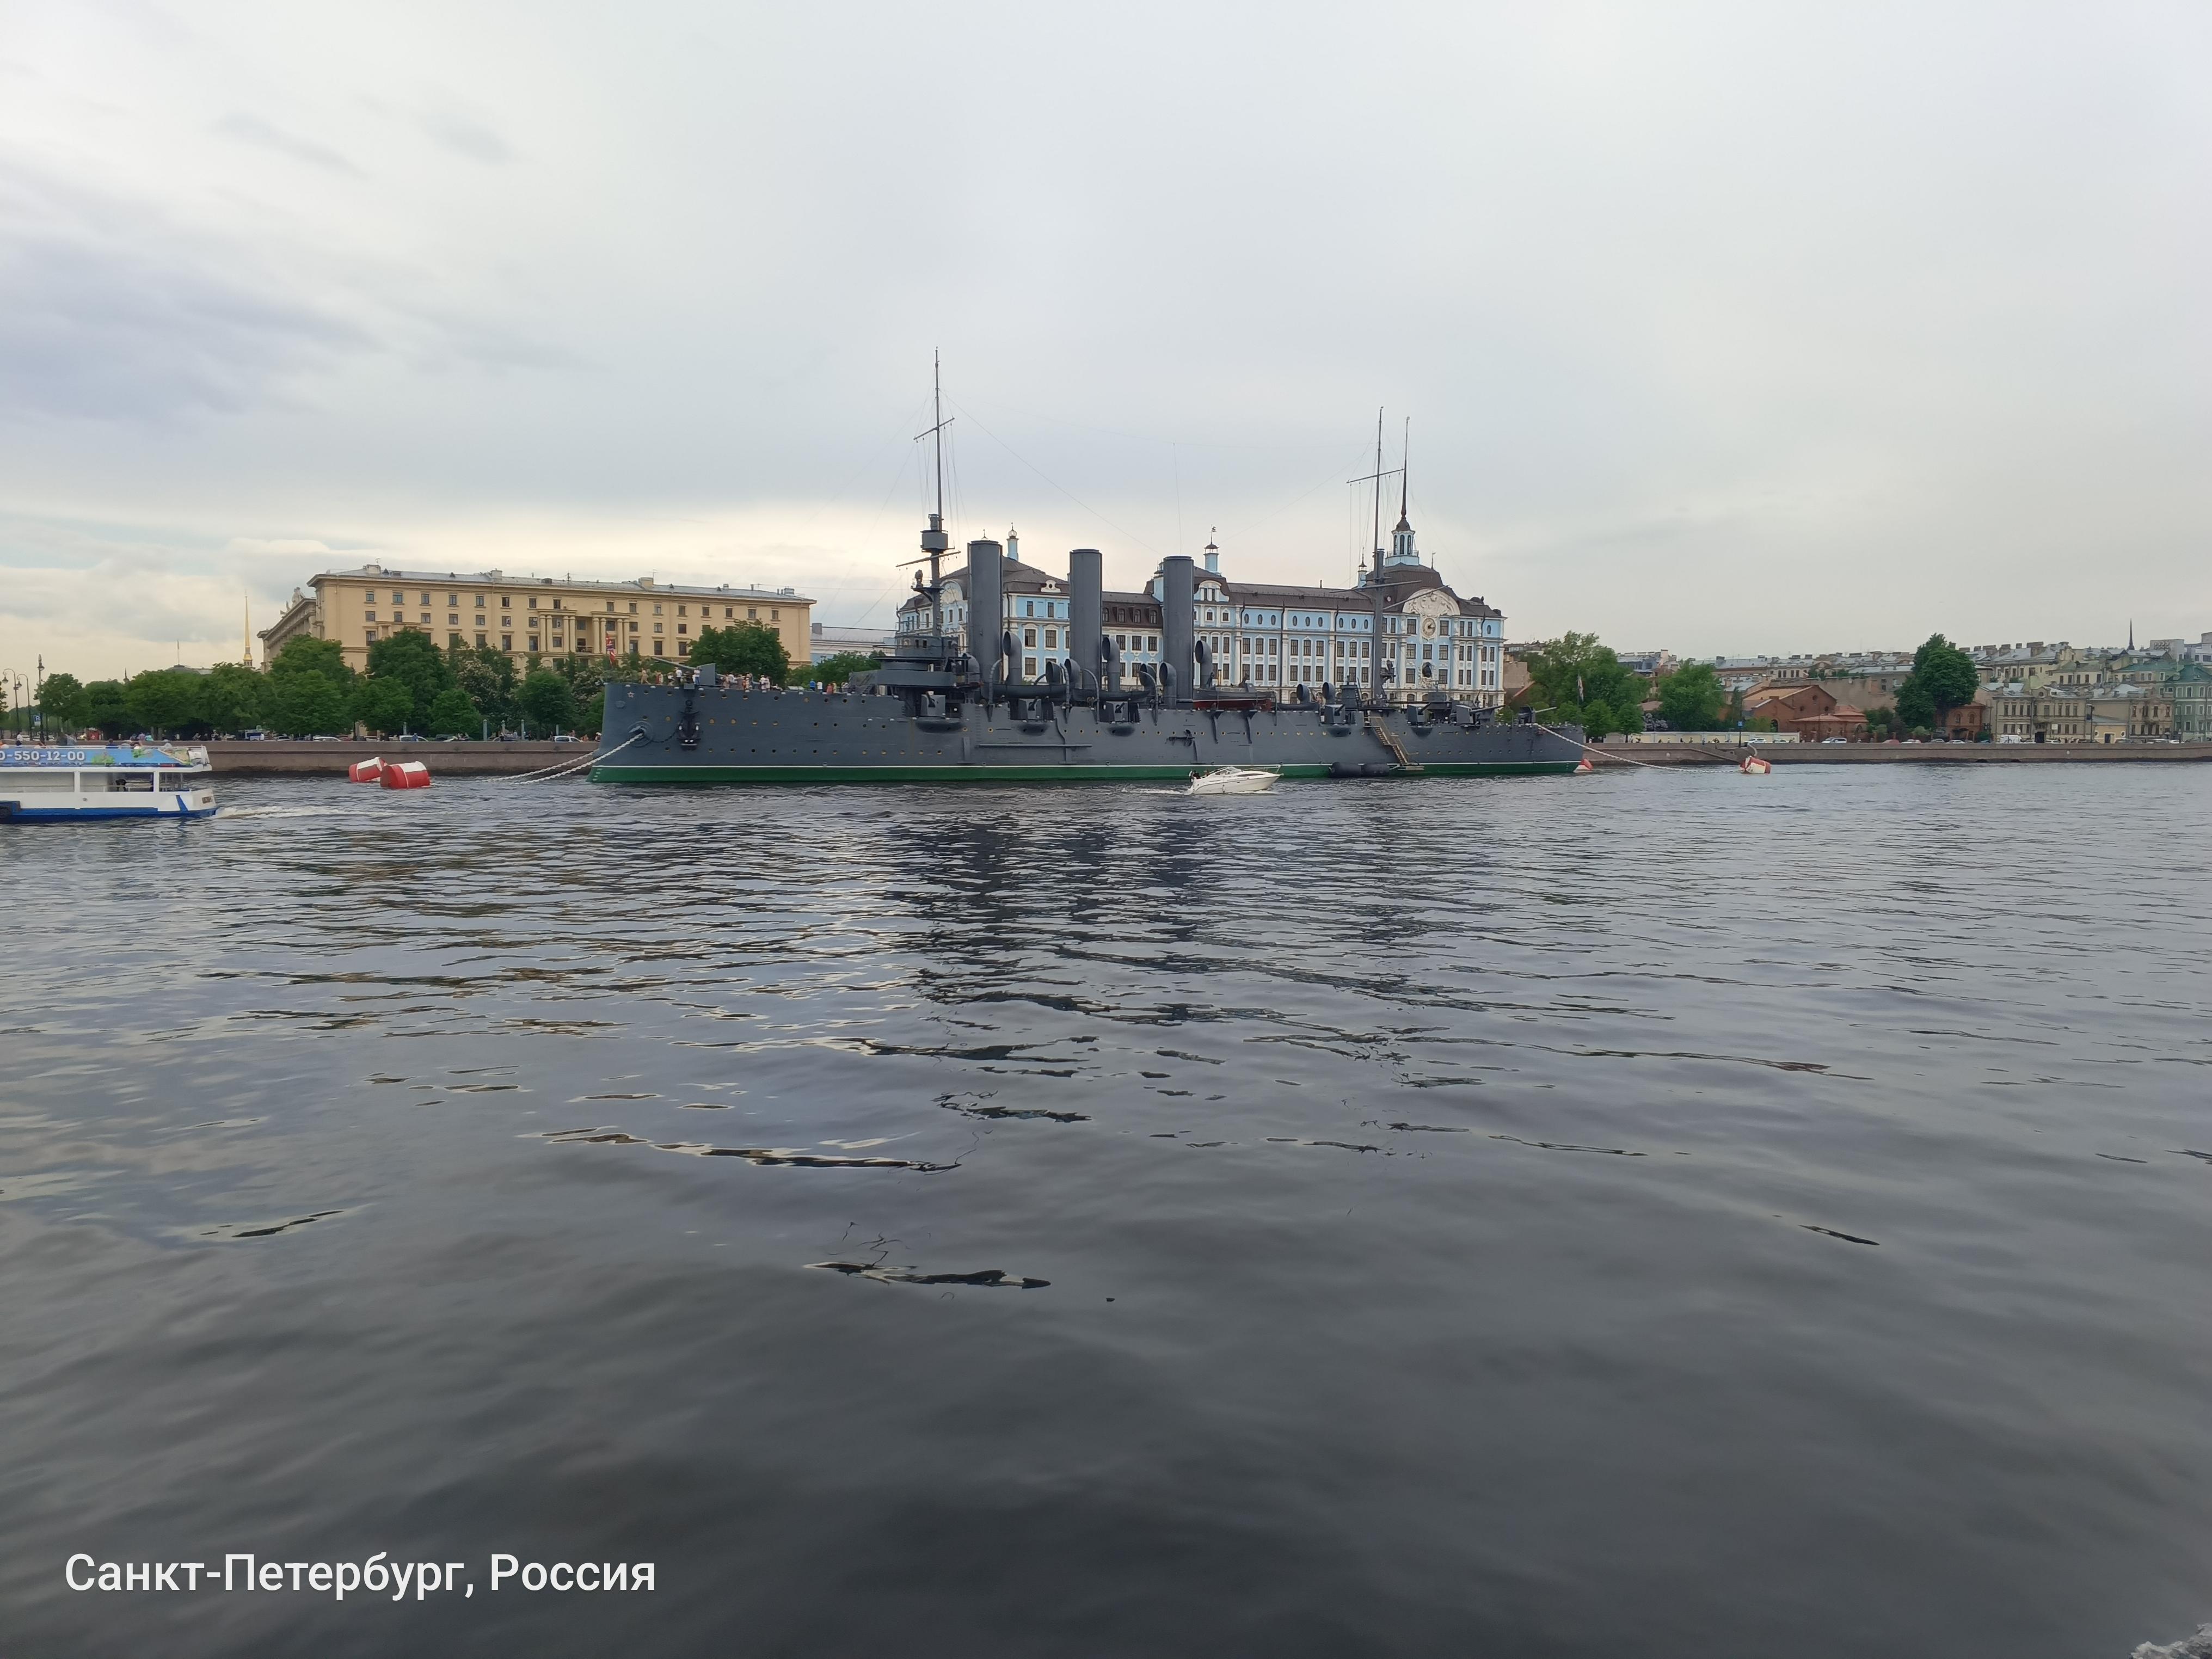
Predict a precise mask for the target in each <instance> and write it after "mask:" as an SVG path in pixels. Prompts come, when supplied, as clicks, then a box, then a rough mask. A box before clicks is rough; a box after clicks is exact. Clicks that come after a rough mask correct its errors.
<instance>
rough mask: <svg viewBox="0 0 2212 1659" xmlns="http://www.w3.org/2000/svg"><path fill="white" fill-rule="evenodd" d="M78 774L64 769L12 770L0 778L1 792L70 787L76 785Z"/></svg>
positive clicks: (10, 793)
mask: <svg viewBox="0 0 2212 1659" xmlns="http://www.w3.org/2000/svg"><path fill="white" fill-rule="evenodd" d="M75 781H76V773H74V772H63V771H52V772H46V771H33V770H31V769H28V768H26V769H24V770H22V771H21V772H10V773H9V774H8V775H6V777H5V778H4V779H0V794H8V795H12V794H15V793H19V792H21V791H26V790H36V789H68V788H70V787H73V786H74V784H75Z"/></svg>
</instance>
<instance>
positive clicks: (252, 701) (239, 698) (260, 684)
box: [200, 662, 269, 732]
mask: <svg viewBox="0 0 2212 1659" xmlns="http://www.w3.org/2000/svg"><path fill="white" fill-rule="evenodd" d="M268 703H269V678H268V676H267V675H265V674H263V673H260V672H258V671H256V670H254V669H252V668H250V667H248V666H246V665H245V664H244V663H236V662H219V663H217V664H216V665H215V666H214V667H212V668H210V669H209V670H208V672H207V678H206V680H205V681H204V682H203V683H202V684H201V687H200V712H201V714H204V715H205V716H206V717H207V723H208V726H209V728H210V730H212V731H216V732H246V731H250V730H252V728H253V727H254V726H258V725H259V724H260V723H261V720H262V716H263V711H264V709H265V708H267V707H268Z"/></svg>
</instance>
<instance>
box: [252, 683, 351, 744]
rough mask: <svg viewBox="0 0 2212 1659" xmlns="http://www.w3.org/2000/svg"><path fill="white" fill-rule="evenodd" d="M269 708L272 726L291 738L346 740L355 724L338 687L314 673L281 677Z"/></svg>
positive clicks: (273, 687)
mask: <svg viewBox="0 0 2212 1659" xmlns="http://www.w3.org/2000/svg"><path fill="white" fill-rule="evenodd" d="M269 704H270V706H269V710H268V715H267V718H268V720H269V723H270V725H271V726H275V727H276V730H277V731H279V732H282V733H283V735H284V736H286V737H288V738H319V737H337V736H342V735H343V733H344V732H346V730H347V729H348V728H349V726H351V725H352V724H353V721H352V719H351V717H350V713H349V709H348V708H347V702H346V694H345V692H344V691H343V690H341V689H340V688H339V685H338V683H337V681H336V680H334V679H332V678H330V676H328V675H327V674H320V673H317V672H314V671H312V670H309V671H306V672H302V673H295V674H284V675H280V676H277V677H276V679H275V680H274V682H273V683H272V684H271V686H270V698H269Z"/></svg>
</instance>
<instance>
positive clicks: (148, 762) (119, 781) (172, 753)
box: [0, 743, 215, 823]
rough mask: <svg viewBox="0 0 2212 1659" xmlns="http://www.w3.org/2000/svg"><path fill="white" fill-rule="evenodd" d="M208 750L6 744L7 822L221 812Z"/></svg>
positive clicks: (1, 751)
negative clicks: (216, 806)
mask: <svg viewBox="0 0 2212 1659" xmlns="http://www.w3.org/2000/svg"><path fill="white" fill-rule="evenodd" d="M212 782H213V774H212V772H211V771H210V768H209V766H208V757H207V750H204V749H178V748H153V747H149V746H147V745H144V744H134V743H96V744H79V745H77V746H76V747H70V746H67V745H55V744H21V745H18V744H8V745H7V746H5V747H0V823H26V822H31V823H44V822H47V821H54V820H60V819H64V818H205V817H214V816H215V790H214V788H213V787H211V786H212Z"/></svg>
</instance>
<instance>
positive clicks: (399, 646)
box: [368, 628, 453, 729]
mask: <svg viewBox="0 0 2212 1659" xmlns="http://www.w3.org/2000/svg"><path fill="white" fill-rule="evenodd" d="M368 672H369V677H370V678H373V679H380V680H392V681H396V682H398V684H401V685H404V686H405V687H406V688H407V695H408V696H409V697H410V698H411V699H412V700H413V706H412V707H411V708H410V709H409V710H408V714H407V720H406V723H407V724H408V725H410V726H414V727H416V728H417V729H420V728H421V727H422V726H426V725H427V724H428V721H429V718H430V705H431V704H432V703H434V702H436V701H437V700H438V693H440V692H441V691H442V690H445V689H446V688H447V686H449V685H451V684H453V666H452V665H451V664H449V663H448V662H447V660H446V653H444V652H442V651H441V650H439V649H438V647H436V646H435V645H433V644H432V643H431V642H430V636H429V635H428V634H424V633H421V632H418V631H417V630H416V629H412V628H403V629H400V630H399V631H398V633H396V634H389V635H386V636H385V637H384V638H382V639H380V640H379V641H376V643H375V644H374V645H372V646H370V647H368Z"/></svg>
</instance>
